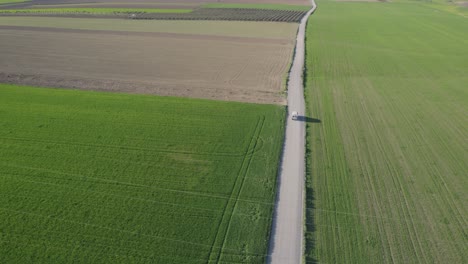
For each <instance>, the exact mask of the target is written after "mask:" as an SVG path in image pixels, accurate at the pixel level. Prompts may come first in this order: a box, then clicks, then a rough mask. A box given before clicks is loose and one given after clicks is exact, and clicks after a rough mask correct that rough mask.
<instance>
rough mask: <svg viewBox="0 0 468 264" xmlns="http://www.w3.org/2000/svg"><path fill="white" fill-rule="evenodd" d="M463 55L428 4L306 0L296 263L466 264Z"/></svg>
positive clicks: (466, 83) (466, 60)
mask: <svg viewBox="0 0 468 264" xmlns="http://www.w3.org/2000/svg"><path fill="white" fill-rule="evenodd" d="M467 47H468V20H467V18H466V17H463V16H459V15H456V14H454V13H449V12H444V11H442V10H440V9H439V8H437V6H436V5H435V4H423V3H417V2H413V3H398V2H393V1H392V2H389V3H356V2H353V3H350V2H348V3H345V2H331V1H319V2H318V9H317V11H316V12H315V14H314V15H312V16H311V18H310V20H309V23H308V32H307V62H306V64H307V71H306V75H307V85H306V94H307V107H308V115H309V116H311V117H313V118H315V119H319V120H320V123H318V122H316V123H310V124H309V125H308V129H307V132H308V151H309V157H308V159H307V161H308V182H307V185H308V189H307V198H308V204H307V230H308V232H307V246H306V255H307V256H306V259H307V262H308V263H316V262H318V263H468V250H467V245H468V228H467V227H468V192H467V190H468V177H467V176H468V165H467V164H468V163H467V161H468V160H467V158H468V141H467V135H468V50H467Z"/></svg>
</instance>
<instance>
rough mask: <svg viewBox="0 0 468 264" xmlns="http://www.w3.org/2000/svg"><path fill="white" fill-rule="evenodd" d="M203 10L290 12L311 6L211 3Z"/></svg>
mask: <svg viewBox="0 0 468 264" xmlns="http://www.w3.org/2000/svg"><path fill="white" fill-rule="evenodd" d="M202 8H245V9H265V10H288V11H308V10H309V9H310V6H302V5H285V4H224V3H210V4H205V5H202Z"/></svg>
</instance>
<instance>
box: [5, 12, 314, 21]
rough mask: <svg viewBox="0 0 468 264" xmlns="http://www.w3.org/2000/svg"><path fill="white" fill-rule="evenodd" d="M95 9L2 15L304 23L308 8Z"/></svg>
mask: <svg viewBox="0 0 468 264" xmlns="http://www.w3.org/2000/svg"><path fill="white" fill-rule="evenodd" d="M95 10H96V11H93V12H89V11H87V12H84V11H63V10H57V11H54V10H53V9H50V10H46V9H43V10H39V11H34V10H32V9H31V10H28V11H27V12H21V9H18V10H15V12H5V13H1V12H0V15H1V16H59V17H102V18H106V17H107V18H128V19H154V20H231V21H273V22H293V23H294V22H300V20H301V19H302V17H303V16H304V15H305V14H306V13H307V11H301V10H268V9H247V8H199V9H196V10H194V11H193V12H190V13H150V12H141V11H138V12H131V11H125V12H107V13H106V12H99V9H95Z"/></svg>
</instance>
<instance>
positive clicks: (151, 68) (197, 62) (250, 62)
mask: <svg viewBox="0 0 468 264" xmlns="http://www.w3.org/2000/svg"><path fill="white" fill-rule="evenodd" d="M152 23H157V21H152ZM296 29H297V27H295V26H294V27H291V30H292V32H295V30H296ZM0 38H1V39H8V40H9V41H2V42H1V43H0V56H1V57H2V60H1V61H0V72H1V73H2V74H0V82H3V83H16V84H25V85H38V86H49V87H63V88H79V89H87V90H103V91H117V92H129V93H146V94H157V95H165V96H186V97H196V98H208V99H220V100H233V101H244V102H257V103H277V104H283V103H285V100H284V97H282V96H281V94H280V92H281V90H282V87H283V77H284V74H285V73H286V71H287V69H288V67H289V62H290V59H291V55H292V52H293V45H294V41H293V39H292V38H248V37H233V36H214V35H211V36H210V35H202V34H199V35H193V34H174V33H167V32H166V33H155V32H153V33H151V32H146V33H145V32H132V31H104V30H80V29H57V28H45V27H43V28H34V27H29V28H28V27H15V26H3V27H2V28H0Z"/></svg>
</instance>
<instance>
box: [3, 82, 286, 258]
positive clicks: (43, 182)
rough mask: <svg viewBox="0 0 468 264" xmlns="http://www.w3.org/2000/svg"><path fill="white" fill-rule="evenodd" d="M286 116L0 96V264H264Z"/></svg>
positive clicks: (108, 96)
mask: <svg viewBox="0 0 468 264" xmlns="http://www.w3.org/2000/svg"><path fill="white" fill-rule="evenodd" d="M284 115H285V109H284V107H282V106H273V105H254V104H243V103H230V102H217V101H207V100H194V99H182V98H171V97H153V96H142V95H126V94H115V93H99V92H84V91H74V90H59V89H46V88H31V87H19V86H11V85H0V128H1V129H0V182H1V184H0V204H1V205H0V219H2V220H1V221H0V263H32V262H34V263H65V262H68V263H70V262H73V263H207V260H208V259H210V260H211V261H212V262H216V261H217V260H218V261H221V262H248V263H263V262H264V261H265V254H266V248H267V241H268V234H269V230H270V225H271V215H272V207H273V206H272V205H273V199H274V192H275V185H276V172H277V166H278V165H277V164H278V159H279V153H280V147H281V142H282V136H283V122H284Z"/></svg>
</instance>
